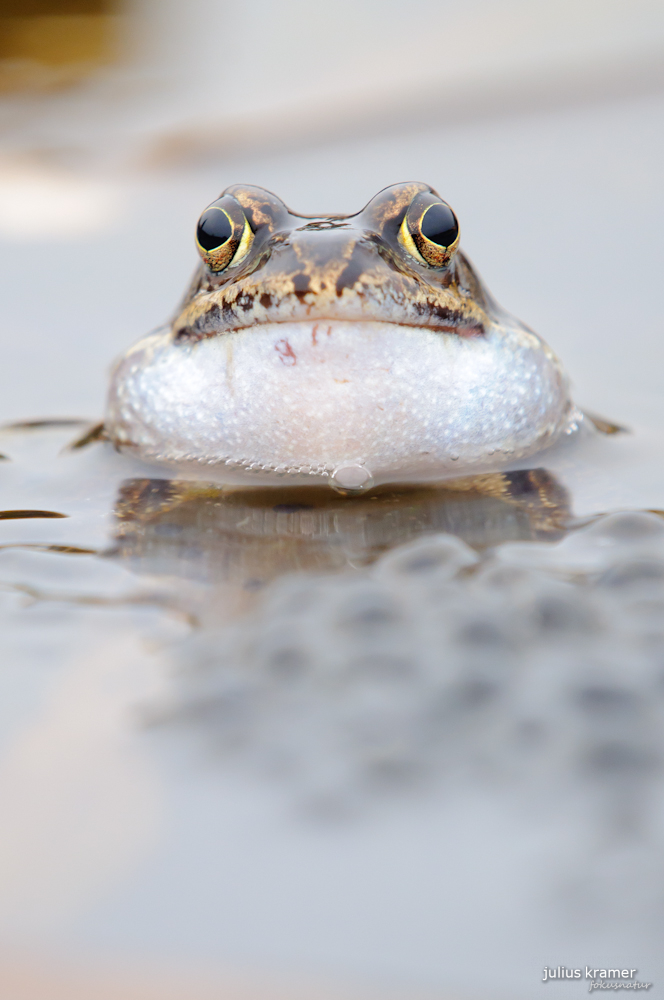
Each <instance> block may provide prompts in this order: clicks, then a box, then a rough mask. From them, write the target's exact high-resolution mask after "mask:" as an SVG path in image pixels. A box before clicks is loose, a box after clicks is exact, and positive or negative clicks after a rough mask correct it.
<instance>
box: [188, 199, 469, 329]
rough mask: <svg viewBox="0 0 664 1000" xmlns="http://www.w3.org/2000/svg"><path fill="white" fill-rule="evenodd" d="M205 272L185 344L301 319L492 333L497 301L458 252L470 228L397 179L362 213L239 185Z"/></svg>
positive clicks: (217, 225) (212, 241) (223, 204)
mask: <svg viewBox="0 0 664 1000" xmlns="http://www.w3.org/2000/svg"><path fill="white" fill-rule="evenodd" d="M196 245H197V248H198V251H199V253H200V255H201V257H202V264H201V267H200V269H199V271H198V273H197V275H196V278H195V281H194V283H193V285H192V287H191V289H190V291H189V294H188V296H187V299H186V300H185V302H184V303H183V306H182V309H181V312H180V314H179V315H178V317H177V320H176V323H175V325H174V332H175V336H176V338H177V339H179V340H189V341H196V340H200V339H202V338H204V337H209V336H214V335H215V334H218V333H224V332H228V331H231V330H238V329H242V328H244V327H249V326H256V325H257V324H266V323H284V322H293V321H298V320H309V319H311V318H314V319H335V320H336V319H338V320H354V321H362V320H377V321H380V322H386V321H387V322H391V323H398V324H404V325H408V326H427V327H430V328H432V329H437V330H444V331H447V332H454V333H456V334H458V335H461V336H472V335H478V334H482V333H483V331H484V326H485V324H486V321H487V317H486V314H485V309H486V307H487V302H486V300H485V295H484V294H483V293H482V291H481V289H480V286H479V283H478V282H477V281H474V280H473V275H472V272H471V271H470V269H469V268H468V265H467V264H466V262H465V260H464V258H463V255H462V254H459V253H457V251H458V246H459V224H458V222H457V219H456V216H455V214H454V212H453V211H452V209H451V208H450V206H449V205H448V204H447V203H446V202H444V201H443V200H442V198H440V197H439V195H438V194H436V192H435V191H434V190H433V189H432V188H430V187H429V186H428V185H426V184H421V183H411V184H395V185H393V186H392V187H389V188H386V189H385V190H384V191H381V192H380V193H379V194H378V195H376V197H375V198H373V199H372V200H371V201H370V202H369V204H368V205H367V206H366V208H364V209H363V210H362V211H361V212H358V213H357V214H356V215H347V216H341V215H338V216H337V215H334V216H315V217H313V216H311V217H310V216H302V215H296V214H295V213H293V212H291V211H290V210H289V209H288V208H287V207H286V206H285V205H284V203H283V202H282V201H281V200H280V199H279V198H277V197H275V195H273V194H271V193H270V192H269V191H265V190H263V189H262V188H258V187H248V186H243V185H234V186H233V187H230V188H227V189H226V191H224V192H223V194H222V195H221V197H220V198H218V199H217V201H215V202H213V203H212V204H211V205H210V206H208V208H206V209H205V211H204V212H203V214H202V215H201V217H200V219H199V221H198V227H197V233H196Z"/></svg>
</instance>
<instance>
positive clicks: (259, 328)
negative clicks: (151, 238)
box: [104, 182, 583, 493]
mask: <svg viewBox="0 0 664 1000" xmlns="http://www.w3.org/2000/svg"><path fill="white" fill-rule="evenodd" d="M459 240H460V227H459V221H458V218H457V216H456V214H455V212H454V211H453V209H452V208H451V206H450V205H449V204H448V202H446V201H445V200H444V199H443V198H441V196H440V195H439V194H438V193H437V192H436V191H435V190H434V188H432V187H430V186H429V185H428V184H425V183H422V182H406V183H399V184H393V185H391V186H389V187H387V188H384V189H383V190H381V191H380V192H379V193H378V194H377V195H376V196H375V197H373V198H372V199H371V200H370V201H369V202H368V204H367V205H366V206H365V207H364V208H363V209H362V210H361V211H359V212H356V213H355V214H352V215H317V216H308V215H300V214H297V213H296V212H293V211H292V210H291V209H289V208H288V207H287V206H286V204H285V203H284V202H283V201H282V200H281V199H280V198H278V197H277V196H276V195H274V194H272V193H271V192H269V191H267V190H265V189H263V188H261V187H257V186H255V185H242V184H235V185H232V186H230V187H227V188H226V189H225V190H224V191H223V192H222V194H221V195H220V196H219V197H218V198H217V199H216V200H215V201H213V202H212V203H211V204H210V205H208V207H207V208H206V209H205V210H204V211H203V213H202V214H201V216H200V218H199V220H198V223H197V227H196V248H197V251H198V254H199V256H200V263H199V265H198V267H197V270H196V272H195V274H194V276H193V279H192V281H191V283H190V285H189V287H188V289H187V291H186V293H185V295H184V297H183V299H182V301H181V302H180V304H179V306H178V308H177V309H176V311H175V314H174V316H173V317H172V319H171V321H170V323H168V324H167V325H166V326H165V327H163V328H161V329H158V330H157V331H156V332H154V333H152V334H150V335H149V336H147V337H145V338H143V339H142V340H140V341H139V342H138V343H137V344H135V345H134V346H133V347H131V348H130V350H128V351H127V353H126V354H125V355H124V356H123V357H122V358H120V360H119V361H118V362H117V364H116V365H115V367H114V369H113V371H112V375H111V382H110V389H109V394H108V402H107V408H106V416H105V420H104V435H105V436H106V437H107V438H108V439H110V441H111V442H112V443H113V444H114V445H115V447H116V448H117V449H119V450H121V451H128V452H130V453H131V454H133V455H135V456H136V457H138V458H139V459H141V460H143V461H145V462H148V463H152V464H158V465H161V466H166V467H168V468H169V469H174V468H175V469H178V470H179V471H180V473H182V472H183V471H184V473H185V475H189V476H193V478H196V477H198V478H206V479H210V478H212V479H214V480H215V481H217V480H220V481H222V482H229V483H243V482H246V481H249V480H250V481H252V482H253V483H256V484H264V485H270V484H273V485H276V484H280V485H284V483H287V484H289V485H297V484H302V483H307V484H310V485H328V486H331V487H332V488H333V489H336V490H338V491H339V492H349V493H355V492H361V491H363V490H366V489H368V488H369V487H371V486H373V485H378V484H385V483H396V482H402V481H403V482H407V481H422V482H425V481H432V480H440V481H444V480H446V479H450V478H456V477H459V476H463V475H468V474H476V473H484V472H491V471H495V470H499V469H501V468H507V467H509V466H510V465H511V466H514V465H515V463H516V464H517V466H518V463H519V462H523V460H524V459H527V458H529V457H530V456H532V455H534V454H536V453H539V452H541V451H543V450H544V449H546V448H549V447H550V446H552V445H554V444H555V443H556V442H559V441H560V440H562V439H565V438H566V437H569V436H573V435H575V434H577V433H578V431H579V429H580V427H581V425H582V422H583V413H582V412H581V411H580V410H579V409H578V408H577V407H576V405H575V404H574V402H573V400H572V398H571V395H570V383H569V379H568V376H567V375H566V373H565V371H564V369H563V367H562V365H561V363H560V361H559V360H558V358H557V357H556V355H555V354H554V352H553V351H552V350H551V348H550V347H549V346H548V345H547V344H546V343H545V342H544V340H543V339H542V338H541V337H540V336H538V335H537V334H536V333H535V332H534V331H533V330H532V329H530V328H529V327H528V326H526V325H525V324H524V323H522V322H521V321H520V320H518V319H516V318H515V317H514V316H512V315H511V314H510V313H508V312H507V311H506V310H504V309H503V308H502V307H501V306H500V305H499V304H498V303H497V302H496V301H495V299H494V298H493V297H492V296H491V294H490V292H489V291H488V290H487V288H486V287H485V285H484V283H483V282H482V280H481V278H480V277H479V275H478V273H477V271H476V270H475V268H474V267H473V265H472V263H471V262H470V260H469V258H468V257H467V256H466V255H465V253H464V252H463V251H462V250H461V249H460V247H459Z"/></svg>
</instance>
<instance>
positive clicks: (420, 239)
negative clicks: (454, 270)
mask: <svg viewBox="0 0 664 1000" xmlns="http://www.w3.org/2000/svg"><path fill="white" fill-rule="evenodd" d="M399 243H400V244H401V246H402V247H403V248H404V250H406V251H407V252H408V253H409V254H410V255H411V256H412V257H414V258H415V259H416V260H418V261H419V262H420V263H421V264H428V265H429V267H445V266H446V265H447V264H449V262H450V260H451V259H452V256H453V255H454V253H455V252H456V249H457V247H458V246H459V223H458V222H457V217H456V215H455V214H454V212H453V211H452V209H451V208H450V206H449V205H448V204H447V202H445V201H442V200H441V199H440V198H438V196H437V195H435V194H431V192H429V191H423V192H422V193H421V194H418V195H417V197H416V198H413V200H412V202H411V203H410V206H409V208H408V211H407V212H406V214H405V216H404V219H403V222H402V223H401V228H400V229H399Z"/></svg>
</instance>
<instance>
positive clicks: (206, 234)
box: [196, 207, 233, 251]
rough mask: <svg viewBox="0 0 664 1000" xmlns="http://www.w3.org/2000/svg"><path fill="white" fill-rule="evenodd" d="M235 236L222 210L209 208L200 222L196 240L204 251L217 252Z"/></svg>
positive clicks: (229, 221)
mask: <svg viewBox="0 0 664 1000" xmlns="http://www.w3.org/2000/svg"><path fill="white" fill-rule="evenodd" d="M232 235H233V225H232V223H231V220H230V219H229V218H228V216H227V215H226V213H225V212H224V210H223V209H221V208H214V207H212V208H208V209H206V210H205V211H204V212H203V214H202V215H201V217H200V219H199V220H198V229H197V231H196V239H197V240H198V242H199V243H200V245H201V246H202V247H203V249H204V250H208V251H210V250H216V249H218V247H221V246H223V245H224V243H228V241H229V239H230V238H231V236H232Z"/></svg>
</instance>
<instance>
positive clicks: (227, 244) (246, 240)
mask: <svg viewBox="0 0 664 1000" xmlns="http://www.w3.org/2000/svg"><path fill="white" fill-rule="evenodd" d="M253 238H254V234H253V232H252V229H251V226H250V225H249V221H248V219H247V217H246V215H245V214H244V212H243V210H242V206H241V205H240V203H239V202H238V201H236V200H235V198H233V197H232V196H231V195H225V196H224V197H223V198H218V199H217V201H213V202H212V204H211V205H208V207H207V208H206V209H205V211H204V212H203V214H202V215H201V217H200V219H199V220H198V227H197V229H196V246H197V248H198V252H199V254H200V255H201V257H202V258H203V260H204V261H205V263H206V264H207V266H208V267H209V268H210V270H211V271H223V270H224V269H225V268H227V267H229V266H230V264H239V263H240V261H242V260H244V258H245V257H246V256H247V254H248V253H249V248H250V247H251V244H252V241H253Z"/></svg>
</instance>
